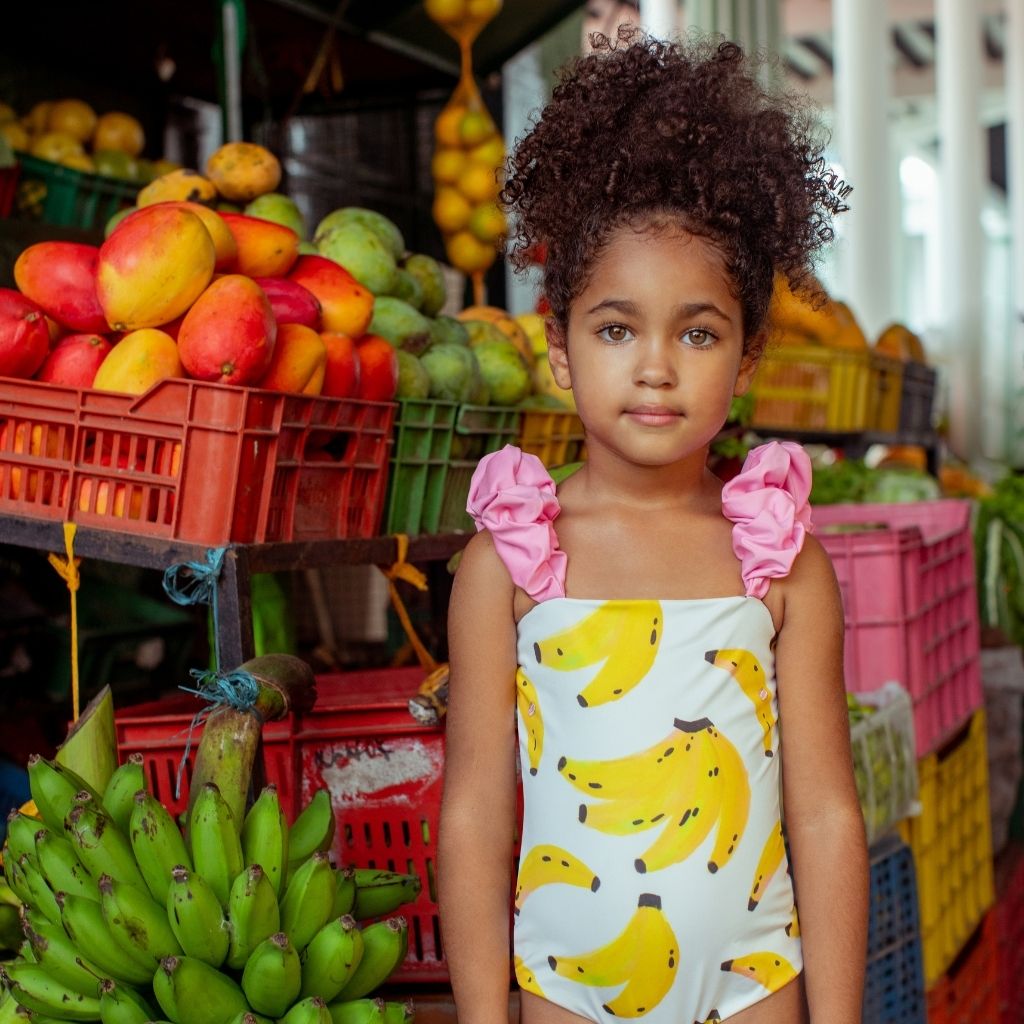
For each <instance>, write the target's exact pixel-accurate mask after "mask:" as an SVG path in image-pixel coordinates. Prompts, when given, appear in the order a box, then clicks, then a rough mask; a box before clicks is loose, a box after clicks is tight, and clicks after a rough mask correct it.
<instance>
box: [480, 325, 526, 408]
mask: <svg viewBox="0 0 1024 1024" xmlns="http://www.w3.org/2000/svg"><path fill="white" fill-rule="evenodd" d="M472 351H473V353H474V354H475V355H476V359H477V363H478V364H479V366H480V375H481V376H482V377H483V379H484V380H485V381H486V382H487V386H488V388H489V389H490V392H491V402H492V403H493V404H494V405H518V404H519V403H520V402H521V401H522V400H523V399H524V398H526V396H527V395H528V394H529V393H530V387H531V380H530V371H529V370H528V369H527V368H526V364H525V363H524V362H523V357H522V356H521V355H520V354H519V350H518V349H517V348H516V347H515V345H513V344H512V342H510V341H506V340H505V339H502V340H501V341H488V342H484V343H483V344H482V345H478V346H477V347H476V348H475V349H473V350H472Z"/></svg>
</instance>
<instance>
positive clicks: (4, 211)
mask: <svg viewBox="0 0 1024 1024" xmlns="http://www.w3.org/2000/svg"><path fill="white" fill-rule="evenodd" d="M19 170H20V167H19V166H18V165H17V164H12V165H11V166H10V167H0V217H9V216H10V215H11V210H12V209H14V196H15V193H16V192H17V191H18V172H19Z"/></svg>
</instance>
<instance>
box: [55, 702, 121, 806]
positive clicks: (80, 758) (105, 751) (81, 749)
mask: <svg viewBox="0 0 1024 1024" xmlns="http://www.w3.org/2000/svg"><path fill="white" fill-rule="evenodd" d="M57 762H58V764H62V765H64V766H65V767H67V768H70V769H71V770H72V771H73V772H77V773H78V774H79V775H81V776H82V778H83V779H85V781H86V782H88V783H89V784H90V785H91V786H92V787H93V789H95V790H96V792H97V793H102V792H103V790H104V789H106V788H107V783H108V782H109V781H110V776H111V775H113V774H114V769H115V768H117V732H116V730H115V727H114V697H113V694H112V693H111V692H110V687H109V686H104V687H103V689H102V690H100V692H99V693H98V694H96V696H95V697H93V699H92V700H91V701H89V703H88V705H87V706H86V708H85V710H84V711H83V712H82V714H81V716H80V717H79V719H78V721H77V722H75V724H74V725H72V726H71V728H70V729H69V730H68V736H67V739H66V740H65V741H64V742H63V743H62V744H61V746H60V748H59V749H58V751H57Z"/></svg>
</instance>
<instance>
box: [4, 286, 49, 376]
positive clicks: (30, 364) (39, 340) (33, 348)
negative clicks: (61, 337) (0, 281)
mask: <svg viewBox="0 0 1024 1024" xmlns="http://www.w3.org/2000/svg"><path fill="white" fill-rule="evenodd" d="M49 349H50V330H49V328H48V326H47V323H46V316H45V314H44V313H43V311H42V310H41V309H40V308H39V307H38V306H37V305H36V304H35V303H34V302H30V301H29V300H28V299H26V298H25V296H24V295H21V294H19V293H18V292H16V291H14V290H13V289H11V288H0V377H31V376H32V375H33V374H34V373H35V372H36V371H37V370H38V369H39V367H40V366H41V365H42V364H43V360H44V359H46V354H47V352H48V351H49Z"/></svg>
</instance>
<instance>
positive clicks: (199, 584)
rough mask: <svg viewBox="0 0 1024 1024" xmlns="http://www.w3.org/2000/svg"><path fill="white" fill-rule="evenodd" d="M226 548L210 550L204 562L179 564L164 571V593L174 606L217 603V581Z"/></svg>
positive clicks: (212, 604) (213, 604)
mask: <svg viewBox="0 0 1024 1024" xmlns="http://www.w3.org/2000/svg"><path fill="white" fill-rule="evenodd" d="M226 551H227V548H210V549H209V550H208V551H207V552H206V561H205V562H179V563H178V564H177V565H171V566H168V568H167V569H166V570H165V571H164V592H165V593H166V594H167V596H168V597H169V598H170V599H171V600H172V601H174V602H175V603H176V604H182V605H188V604H208V605H211V606H215V605H216V603H217V580H218V579H219V578H220V569H221V566H222V565H223V563H224V553H225V552H226Z"/></svg>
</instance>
